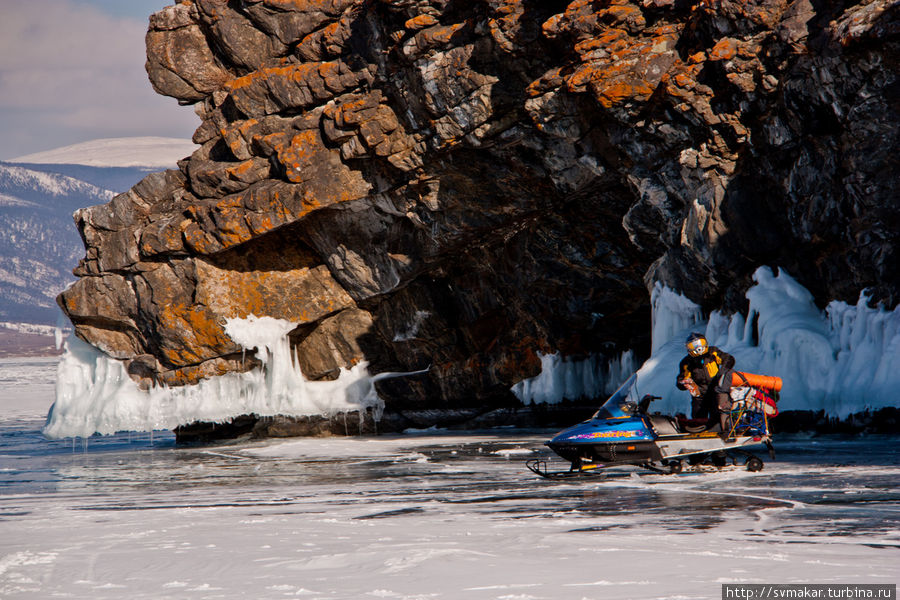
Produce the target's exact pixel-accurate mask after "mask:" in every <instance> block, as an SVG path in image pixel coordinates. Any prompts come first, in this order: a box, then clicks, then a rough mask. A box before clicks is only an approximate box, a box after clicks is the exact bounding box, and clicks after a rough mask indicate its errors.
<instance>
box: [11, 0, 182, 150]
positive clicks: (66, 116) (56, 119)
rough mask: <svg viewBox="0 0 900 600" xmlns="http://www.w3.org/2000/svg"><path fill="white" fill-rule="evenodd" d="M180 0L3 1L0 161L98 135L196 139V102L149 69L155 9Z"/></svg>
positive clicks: (101, 136)
mask: <svg viewBox="0 0 900 600" xmlns="http://www.w3.org/2000/svg"><path fill="white" fill-rule="evenodd" d="M173 3H174V0H28V1H23V0H0V160H9V159H12V158H15V157H17V156H21V155H24V154H30V153H32V152H39V151H42V150H49V149H52V148H58V147H60V146H67V145H69V144H75V143H78V142H84V141H88V140H92V139H97V138H109V137H129V136H147V135H153V136H165V137H179V138H190V136H191V134H192V133H193V131H194V129H195V128H196V127H197V126H198V125H199V119H198V118H197V117H196V115H194V112H193V109H192V108H191V107H184V106H178V103H177V101H176V100H175V99H174V98H168V97H164V96H160V95H158V94H156V92H154V91H153V88H152V87H151V86H150V82H149V81H148V79H147V74H146V72H145V71H144V62H145V60H146V58H145V53H144V35H145V33H146V31H147V22H148V18H149V16H150V14H152V13H154V12H156V11H157V10H159V9H161V8H163V7H164V6H167V5H169V4H173Z"/></svg>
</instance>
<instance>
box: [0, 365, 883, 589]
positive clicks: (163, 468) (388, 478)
mask: <svg viewBox="0 0 900 600" xmlns="http://www.w3.org/2000/svg"><path fill="white" fill-rule="evenodd" d="M53 372H54V370H53V362H52V361H49V360H40V359H3V360H2V361H0V598H4V599H13V598H41V599H43V598H123V597H127V598H153V599H159V598H173V599H174V598H179V599H181V598H197V599H212V598H254V599H270V598H271V599H278V598H309V599H315V598H322V599H326V598H327V599H332V598H347V599H349V598H398V599H401V598H406V599H418V598H423V599H424V598H443V599H469V598H471V599H508V600H519V599H521V600H524V599H537V598H546V599H568V598H572V599H575V600H580V599H583V598H591V599H594V598H596V599H600V598H629V599H637V598H648V599H649V598H672V599H675V598H679V599H687V598H719V597H721V585H722V584H723V583H742V582H743V583H897V581H898V580H900V490H898V489H897V488H898V486H897V484H898V482H900V450H898V447H897V443H898V442H900V440H898V439H897V438H896V437H852V438H843V437H799V436H793V437H788V436H784V437H782V438H779V437H777V436H776V440H775V446H776V448H777V450H778V457H777V460H776V461H770V460H768V459H767V457H766V456H765V454H764V453H761V456H762V457H763V458H764V459H765V460H766V468H765V470H763V471H762V472H760V473H749V472H747V471H744V470H739V469H735V470H727V471H722V472H719V473H707V474H691V475H682V476H669V475H637V474H634V475H632V476H626V477H617V478H614V479H610V480H607V481H598V480H586V481H581V482H574V483H572V482H564V483H559V482H549V481H544V480H542V479H539V478H537V477H536V476H534V475H533V474H531V473H530V472H529V471H527V470H526V469H525V467H524V461H525V460H527V459H529V458H538V457H548V458H549V457H550V456H551V455H550V453H549V451H548V450H546V449H545V448H544V447H543V442H544V441H545V440H546V439H547V438H548V437H549V434H550V433H552V432H533V431H532V432H523V431H516V430H495V431H490V432H481V433H471V434H469V433H467V434H456V433H449V432H423V433H417V434H409V435H402V436H390V437H387V436H385V437H378V438H347V439H344V438H328V439H290V440H269V441H266V442H255V443H251V442H246V443H238V444H230V445H220V446H215V447H202V448H201V447H195V448H181V447H176V446H175V445H174V439H173V437H172V435H171V434H168V433H162V432H159V433H157V434H155V435H154V436H153V437H152V439H151V436H150V435H149V434H139V435H138V434H132V435H129V434H119V435H116V436H110V437H103V438H99V437H95V438H91V439H90V440H89V443H88V444H87V445H85V444H84V443H83V442H82V441H81V440H78V441H77V442H75V443H73V442H72V440H63V441H49V440H46V439H44V438H43V436H42V435H41V434H40V428H41V426H42V425H43V416H44V415H45V414H46V410H47V408H48V407H49V405H50V403H51V402H52V378H53ZM776 426H777V421H776ZM556 464H557V465H558V466H559V467H562V466H563V465H562V463H561V462H557V463H556Z"/></svg>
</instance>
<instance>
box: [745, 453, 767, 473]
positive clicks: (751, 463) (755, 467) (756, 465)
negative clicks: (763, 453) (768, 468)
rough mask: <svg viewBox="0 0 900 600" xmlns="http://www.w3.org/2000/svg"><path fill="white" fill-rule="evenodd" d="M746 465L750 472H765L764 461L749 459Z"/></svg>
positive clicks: (752, 457) (753, 457) (754, 458)
mask: <svg viewBox="0 0 900 600" xmlns="http://www.w3.org/2000/svg"><path fill="white" fill-rule="evenodd" d="M746 465H747V470H748V471H753V472H756V471H762V470H763V461H762V460H760V459H759V458H757V457H755V456H751V457H750V458H748V459H747V463H746Z"/></svg>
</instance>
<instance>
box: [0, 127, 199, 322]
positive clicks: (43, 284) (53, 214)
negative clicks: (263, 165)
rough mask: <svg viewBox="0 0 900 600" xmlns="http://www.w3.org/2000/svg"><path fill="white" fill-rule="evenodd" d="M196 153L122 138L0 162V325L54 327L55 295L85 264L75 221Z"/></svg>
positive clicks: (159, 141)
mask: <svg viewBox="0 0 900 600" xmlns="http://www.w3.org/2000/svg"><path fill="white" fill-rule="evenodd" d="M195 149H196V146H195V145H194V144H193V143H192V142H190V141H189V140H181V139H172V138H158V137H157V138H118V139H105V140H94V141H92V142H85V143H83V144H76V145H74V146H67V147H65V148H58V149H56V150H48V151H47V152H39V153H37V154H31V155H27V156H22V157H19V158H18V159H16V162H17V163H18V164H11V163H9V162H0V322H4V321H5V322H18V323H38V324H54V323H56V320H57V315H58V314H59V310H58V308H57V306H56V295H57V294H59V292H61V291H62V290H63V289H64V288H65V287H66V286H67V285H68V284H69V283H71V282H72V281H74V277H73V276H72V269H73V268H74V267H75V266H76V265H77V264H78V260H79V259H80V258H81V257H82V256H84V246H83V245H82V243H81V239H80V237H79V235H78V230H77V229H76V228H75V223H74V222H73V220H72V213H73V212H75V210H77V209H79V208H83V207H85V206H92V205H95V204H104V203H106V202H109V201H110V200H111V199H112V197H113V196H114V195H115V194H118V193H121V192H124V191H126V190H128V189H129V188H130V187H131V186H133V185H134V184H135V183H137V182H138V181H140V180H141V179H142V178H143V177H145V176H146V175H147V174H148V173H149V172H151V171H158V170H161V169H165V168H174V167H175V166H176V162H177V161H178V160H180V159H181V158H183V157H185V156H187V155H189V154H190V153H191V152H193V151H194V150H195ZM23 163H24V164H23ZM57 163H58V164H57Z"/></svg>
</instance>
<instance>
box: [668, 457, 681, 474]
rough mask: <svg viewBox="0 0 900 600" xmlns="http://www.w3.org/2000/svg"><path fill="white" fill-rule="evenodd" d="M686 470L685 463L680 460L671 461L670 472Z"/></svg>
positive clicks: (675, 472)
mask: <svg viewBox="0 0 900 600" xmlns="http://www.w3.org/2000/svg"><path fill="white" fill-rule="evenodd" d="M683 470H684V465H683V464H681V461H680V460H671V461H669V473H672V474H673V475H677V474H678V473H681V472H682V471H683Z"/></svg>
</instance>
